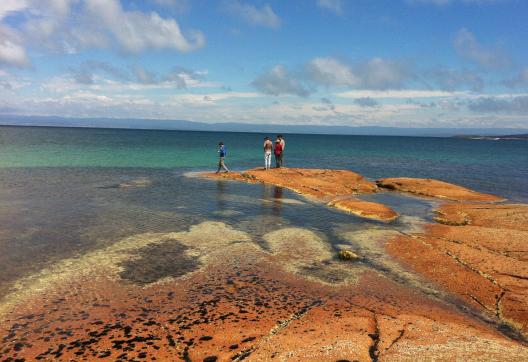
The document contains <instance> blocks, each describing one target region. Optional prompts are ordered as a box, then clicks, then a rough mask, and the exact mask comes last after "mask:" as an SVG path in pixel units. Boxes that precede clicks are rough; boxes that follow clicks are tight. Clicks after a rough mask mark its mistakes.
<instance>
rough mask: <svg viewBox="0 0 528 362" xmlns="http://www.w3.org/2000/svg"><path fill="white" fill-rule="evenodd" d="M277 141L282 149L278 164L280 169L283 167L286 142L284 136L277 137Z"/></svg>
mask: <svg viewBox="0 0 528 362" xmlns="http://www.w3.org/2000/svg"><path fill="white" fill-rule="evenodd" d="M277 139H279V140H280V144H281V147H282V151H281V155H280V164H281V167H282V166H283V165H284V150H285V149H286V141H285V140H284V136H283V135H281V134H279V135H277Z"/></svg>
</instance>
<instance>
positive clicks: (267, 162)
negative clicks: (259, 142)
mask: <svg viewBox="0 0 528 362" xmlns="http://www.w3.org/2000/svg"><path fill="white" fill-rule="evenodd" d="M271 151H273V142H271V140H270V139H269V137H264V169H265V170H269V169H270V168H271Z"/></svg>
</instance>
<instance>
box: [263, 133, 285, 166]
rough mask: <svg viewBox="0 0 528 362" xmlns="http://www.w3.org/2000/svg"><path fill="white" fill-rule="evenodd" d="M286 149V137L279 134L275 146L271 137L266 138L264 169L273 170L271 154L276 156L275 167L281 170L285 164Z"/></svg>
mask: <svg viewBox="0 0 528 362" xmlns="http://www.w3.org/2000/svg"><path fill="white" fill-rule="evenodd" d="M285 147H286V141H285V140H284V137H283V136H282V135H281V134H279V135H277V139H276V140H275V144H273V142H271V140H270V138H269V137H264V169H265V170H269V169H270V168H271V153H272V152H273V154H274V155H275V166H276V167H277V168H281V167H282V164H283V162H284V148H285Z"/></svg>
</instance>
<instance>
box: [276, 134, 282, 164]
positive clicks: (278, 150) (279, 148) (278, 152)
mask: <svg viewBox="0 0 528 362" xmlns="http://www.w3.org/2000/svg"><path fill="white" fill-rule="evenodd" d="M274 151H275V164H276V167H277V168H281V166H282V145H281V141H280V139H278V138H277V140H276V141H275V149H274Z"/></svg>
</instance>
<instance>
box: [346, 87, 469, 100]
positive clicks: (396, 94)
mask: <svg viewBox="0 0 528 362" xmlns="http://www.w3.org/2000/svg"><path fill="white" fill-rule="evenodd" d="M467 95H469V93H468V92H446V91H439V90H418V89H416V90H413V89H406V90H387V91H373V90H355V91H349V92H342V93H337V94H336V96H338V97H341V98H376V99H408V98H443V97H459V96H467Z"/></svg>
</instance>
